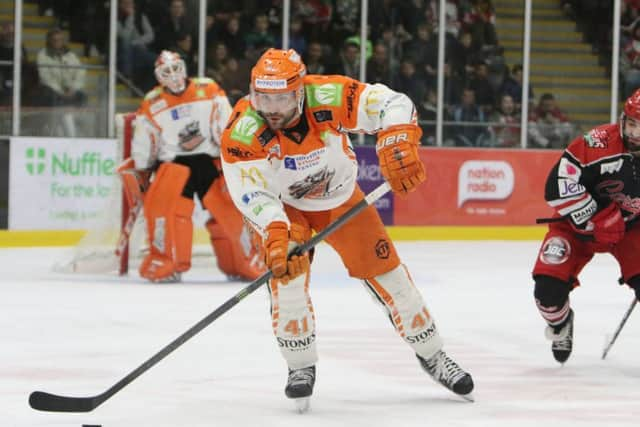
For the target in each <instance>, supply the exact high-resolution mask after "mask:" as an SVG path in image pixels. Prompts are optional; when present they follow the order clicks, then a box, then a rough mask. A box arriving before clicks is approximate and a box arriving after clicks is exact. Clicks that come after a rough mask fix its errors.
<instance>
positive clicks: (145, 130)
mask: <svg viewBox="0 0 640 427" xmlns="http://www.w3.org/2000/svg"><path fill="white" fill-rule="evenodd" d="M155 76H156V79H157V80H158V83H159V85H158V86H157V87H155V88H154V89H153V90H152V91H150V92H149V93H148V94H147V95H146V96H145V98H144V100H143V101H142V104H141V105H140V108H139V109H138V111H137V112H136V118H135V122H136V125H135V130H134V134H133V139H132V159H131V160H129V161H128V162H127V161H125V163H123V166H122V167H121V168H120V171H119V172H120V173H121V175H122V174H126V173H127V170H128V169H129V171H130V172H131V171H136V172H138V173H136V174H129V176H132V175H134V176H136V177H138V178H137V179H139V177H144V176H151V182H150V185H149V186H148V189H147V190H146V191H145V192H144V193H143V194H141V197H142V198H143V200H142V201H143V206H144V216H145V220H146V226H147V232H148V239H149V246H150V247H149V253H148V254H147V256H146V257H145V259H144V260H143V261H142V263H141V264H140V267H139V272H140V275H141V276H142V277H144V278H146V279H148V280H150V281H153V282H171V281H179V280H180V276H181V273H183V272H185V271H187V270H189V269H190V267H191V250H192V239H193V224H192V214H193V210H194V206H195V205H194V196H196V195H197V196H198V198H199V200H200V202H201V203H202V205H203V207H204V208H205V209H206V210H207V211H208V212H209V213H210V214H211V219H210V220H209V221H208V222H207V223H206V228H207V230H208V232H209V234H210V237H211V243H212V246H213V249H214V252H215V253H216V257H217V262H218V267H219V268H220V270H221V271H222V272H223V273H225V274H226V275H227V276H230V277H233V278H240V279H246V280H253V279H255V278H257V277H258V276H259V275H261V274H262V273H264V271H265V269H264V264H263V255H262V253H261V252H260V251H261V249H260V248H261V245H260V244H259V242H256V239H259V237H257V234H256V233H252V236H253V237H252V238H250V239H247V233H248V232H249V230H248V227H249V226H248V225H246V224H245V222H244V221H243V217H242V215H241V214H240V212H239V211H238V210H237V209H236V207H235V206H234V204H233V202H232V201H231V198H230V197H229V194H228V191H227V189H226V185H225V181H224V178H223V176H222V172H221V167H220V160H219V157H220V135H221V134H222V131H223V129H224V127H225V125H226V123H227V120H228V118H229V115H230V113H231V106H230V105H229V101H228V99H227V97H226V95H225V93H224V91H223V90H222V89H221V88H220V87H219V86H218V85H217V84H216V83H215V82H214V81H213V80H211V79H207V78H188V77H187V73H186V67H185V63H184V61H183V60H182V59H181V58H180V56H179V55H178V54H176V53H174V52H170V51H163V52H162V53H161V54H160V55H159V57H158V59H157V60H156V63H155ZM140 172H141V173H140ZM132 182H133V184H132ZM124 183H125V190H126V187H128V186H131V185H136V183H135V181H131V180H129V181H127V180H124ZM138 185H139V186H141V187H145V186H146V185H145V183H144V182H139V183H138ZM125 193H127V194H129V195H131V194H134V196H133V197H135V194H140V193H139V192H138V193H136V192H135V191H134V192H133V193H130V192H127V191H125ZM241 237H242V238H241ZM252 242H253V244H252Z"/></svg>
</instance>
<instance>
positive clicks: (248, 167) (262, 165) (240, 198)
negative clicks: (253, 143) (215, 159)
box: [222, 156, 289, 234]
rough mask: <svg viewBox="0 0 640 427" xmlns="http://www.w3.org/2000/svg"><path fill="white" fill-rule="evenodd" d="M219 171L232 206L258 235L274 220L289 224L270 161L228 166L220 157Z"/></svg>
mask: <svg viewBox="0 0 640 427" xmlns="http://www.w3.org/2000/svg"><path fill="white" fill-rule="evenodd" d="M222 170H223V173H224V177H225V180H226V183H227V186H228V188H229V194H230V195H231V198H232V199H233V202H234V204H235V205H236V207H237V208H238V210H239V211H240V212H241V213H242V215H244V217H245V218H247V219H248V220H249V221H250V222H251V223H252V224H253V225H254V227H255V228H256V229H257V230H258V231H259V232H260V233H261V234H264V230H265V229H266V227H267V225H269V223H271V222H273V221H283V222H285V223H287V224H289V219H288V218H287V214H286V213H285V211H284V206H283V204H282V202H281V201H280V198H279V194H280V189H279V188H278V186H277V179H276V176H275V171H274V169H273V168H272V167H271V163H270V162H269V160H267V159H266V158H262V159H257V160H248V161H243V162H233V163H229V162H226V161H225V156H222Z"/></svg>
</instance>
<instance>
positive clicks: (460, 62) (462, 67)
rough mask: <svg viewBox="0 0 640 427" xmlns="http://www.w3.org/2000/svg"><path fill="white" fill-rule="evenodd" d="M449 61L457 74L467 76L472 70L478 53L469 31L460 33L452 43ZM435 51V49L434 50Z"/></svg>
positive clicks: (465, 77)
mask: <svg viewBox="0 0 640 427" xmlns="http://www.w3.org/2000/svg"><path fill="white" fill-rule="evenodd" d="M452 46H453V48H452V49H451V55H450V59H451V63H452V64H453V66H454V67H455V69H456V72H457V73H458V75H459V76H462V77H463V78H464V79H467V78H469V77H470V76H471V75H472V74H473V72H474V64H476V63H477V62H478V61H479V60H480V54H479V52H478V51H477V50H476V49H475V47H474V46H473V37H472V36H471V33H470V32H469V31H463V32H461V33H460V37H459V38H458V40H457V41H456V42H455V43H452ZM436 53H437V51H436Z"/></svg>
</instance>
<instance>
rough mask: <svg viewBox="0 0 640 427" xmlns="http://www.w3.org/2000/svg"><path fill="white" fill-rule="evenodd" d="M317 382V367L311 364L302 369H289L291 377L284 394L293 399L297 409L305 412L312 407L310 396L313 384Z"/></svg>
mask: <svg viewBox="0 0 640 427" xmlns="http://www.w3.org/2000/svg"><path fill="white" fill-rule="evenodd" d="M315 382H316V367H315V366H309V367H306V368H302V369H289V378H288V379H287V386H286V387H285V389H284V394H286V395H287V397H288V398H289V399H293V400H294V402H295V405H296V410H297V411H298V412H299V413H301V414H303V413H305V412H307V411H308V410H309V409H310V407H311V406H310V398H311V395H312V394H313V385H314V384H315Z"/></svg>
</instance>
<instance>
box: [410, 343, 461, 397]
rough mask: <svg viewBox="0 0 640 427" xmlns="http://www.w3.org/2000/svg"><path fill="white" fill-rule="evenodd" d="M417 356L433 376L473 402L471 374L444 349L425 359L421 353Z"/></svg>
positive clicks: (421, 364) (423, 367) (423, 366)
mask: <svg viewBox="0 0 640 427" xmlns="http://www.w3.org/2000/svg"><path fill="white" fill-rule="evenodd" d="M416 357H417V358H418V360H419V361H420V366H422V369H424V370H425V371H426V372H427V373H428V374H429V375H430V376H431V378H433V379H434V380H435V381H437V382H439V383H440V384H442V385H443V386H445V387H446V388H448V389H449V390H451V391H452V392H454V393H455V394H458V395H460V396H462V397H463V398H464V399H466V400H469V401H471V402H473V396H472V395H471V392H472V391H473V379H472V378H471V375H470V374H469V373H467V372H465V371H464V370H463V369H462V368H460V366H458V364H457V363H456V362H454V361H453V359H451V358H450V357H449V356H447V355H446V353H445V352H444V351H442V350H440V351H438V352H437V353H436V354H434V355H433V356H431V358H429V359H424V358H422V357H420V356H419V355H416Z"/></svg>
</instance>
